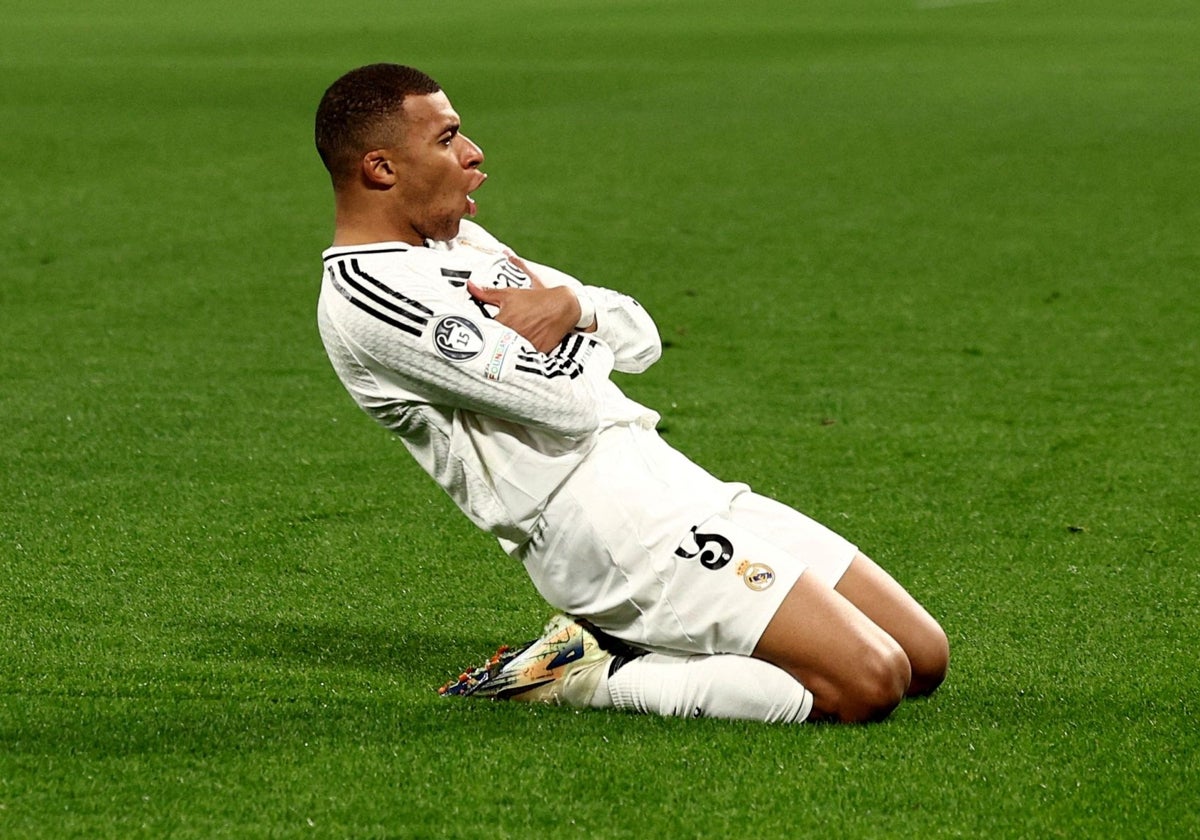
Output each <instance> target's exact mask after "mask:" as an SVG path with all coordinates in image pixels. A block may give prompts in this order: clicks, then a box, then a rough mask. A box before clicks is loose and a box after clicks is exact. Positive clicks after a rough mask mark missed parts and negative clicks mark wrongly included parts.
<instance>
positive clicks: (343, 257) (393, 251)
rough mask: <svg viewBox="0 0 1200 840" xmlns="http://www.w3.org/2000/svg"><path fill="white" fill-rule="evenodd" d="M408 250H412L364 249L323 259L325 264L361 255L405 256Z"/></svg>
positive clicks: (396, 248)
mask: <svg viewBox="0 0 1200 840" xmlns="http://www.w3.org/2000/svg"><path fill="white" fill-rule="evenodd" d="M408 250H410V249H408V248H405V247H403V246H398V247H395V248H376V249H374V250H369V249H364V250H362V251H339V252H338V253H336V254H330V255H329V256H327V257H322V258H321V259H322V260H324V261H325V262H331V261H332V260H340V259H345V258H346V257H354V256H358V255H360V254H403V253H404V252H406V251H408Z"/></svg>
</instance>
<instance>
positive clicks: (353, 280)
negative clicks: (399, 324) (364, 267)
mask: <svg viewBox="0 0 1200 840" xmlns="http://www.w3.org/2000/svg"><path fill="white" fill-rule="evenodd" d="M337 267H338V273H339V274H340V275H341V277H342V280H344V281H345V282H346V284H347V285H348V286H349V287H350V288H351V289H353V290H354V291H355V292H357V293H358V294H359V295H361V296H362V297H364V298H367V299H368V300H370V301H372V302H374V303H375V304H377V305H378V306H381V307H383V308H384V309H385V310H387V311H388V312H391V313H394V314H395V315H399V316H400V317H401V318H406V319H408V320H409V321H412V322H413V323H414V324H416V325H418V326H421V327H423V326H425V325H426V324H427V323H429V319H428V318H426V317H424V316H423V315H419V314H417V313H416V312H413V311H411V310H410V309H408V308H406V305H408V304H415V305H416V306H417V307H419V308H420V310H423V311H425V312H428V311H429V310H428V309H426V308H425V307H424V306H421V305H420V304H416V302H415V301H410V300H409V299H408V298H406V297H404V296H403V295H396V294H392V295H391V296H392V297H393V298H395V299H396V300H388V299H387V298H385V297H384V296H383V295H381V294H379V293H377V292H375V291H372V290H371V289H370V288H368V287H367V284H366V282H364V277H363V276H360V275H359V274H357V273H355V272H353V271H351V267H352V266H350V267H348V266H347V265H346V263H345V262H339V263H338V264H337ZM365 280H366V281H367V282H371V283H372V284H373V285H374V286H375V287H376V288H378V289H380V290H381V291H383V292H385V293H386V292H388V291H390V290H389V289H387V288H386V287H385V286H382V284H380V283H379V281H377V280H373V279H372V278H370V277H366V278H365Z"/></svg>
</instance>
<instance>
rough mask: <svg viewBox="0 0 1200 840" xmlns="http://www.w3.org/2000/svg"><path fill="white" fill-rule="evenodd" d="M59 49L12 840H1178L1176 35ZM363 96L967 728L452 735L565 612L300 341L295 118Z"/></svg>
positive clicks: (933, 27)
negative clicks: (544, 273)
mask: <svg viewBox="0 0 1200 840" xmlns="http://www.w3.org/2000/svg"><path fill="white" fill-rule="evenodd" d="M79 5H80V4H68V3H66V2H63V0H51V2H46V3H41V4H37V5H36V7H35V6H33V5H32V4H20V5H18V4H15V3H11V2H8V3H4V4H3V6H4V8H3V19H4V20H5V26H4V27H3V28H0V72H2V73H3V84H2V85H0V116H2V118H3V123H4V126H5V128H4V133H3V137H2V139H0V166H2V167H3V172H4V178H3V180H2V181H0V210H2V212H3V218H4V220H5V231H4V235H3V237H0V256H2V257H3V265H4V270H3V280H2V282H0V326H2V329H0V360H2V361H0V394H3V397H2V399H0V423H3V427H4V429H5V434H4V436H3V442H2V443H0V499H3V503H2V504H0V571H2V572H3V574H2V576H0V607H2V609H0V679H2V682H0V836H4V837H45V838H63V837H135V836H145V837H160V836H172V837H219V836H228V837H293V836H319V837H409V836H411V837H431V836H464V837H466V836H481V835H488V836H494V837H509V836H535V837H536V836H550V835H562V836H586V837H644V836H714V837H715V836H763V837H775V836H785V835H786V836H805V835H816V834H818V833H819V834H820V835H821V836H833V837H880V836H904V837H911V836H926V835H928V836H979V835H983V834H988V835H998V836H1013V837H1019V836H1034V835H1043V836H1095V835H1099V834H1102V833H1103V834H1106V835H1136V836H1143V837H1181V836H1188V835H1195V834H1197V833H1200V818H1198V817H1197V816H1196V791H1197V787H1196V785H1197V778H1198V771H1200V759H1198V758H1197V754H1198V753H1200V736H1198V735H1197V727H1196V720H1195V718H1196V697H1197V696H1198V695H1200V678H1198V677H1197V675H1196V652H1195V651H1196V646H1197V642H1200V628H1198V621H1197V615H1198V610H1200V564H1198V563H1197V559H1196V558H1197V553H1198V549H1200V529H1198V526H1200V507H1198V505H1197V501H1196V500H1197V496H1198V491H1200V487H1198V486H1197V485H1198V482H1197V468H1196V465H1195V448H1196V447H1195V441H1196V434H1197V428H1198V427H1200V399H1198V396H1197V395H1198V394H1200V370H1198V362H1200V338H1198V337H1200V304H1198V303H1197V291H1198V287H1197V266H1198V265H1200V247H1198V243H1200V237H1197V234H1196V232H1197V231H1198V230H1200V204H1198V203H1197V201H1196V195H1197V194H1198V191H1200V143H1197V137H1198V135H1200V87H1197V85H1196V78H1197V77H1198V71H1200V57H1198V54H1197V52H1196V51H1195V50H1194V45H1195V44H1196V43H1198V42H1200V38H1198V36H1200V12H1198V11H1197V9H1196V7H1195V5H1194V4H1192V3H1184V2H1157V3H1150V4H1146V5H1145V6H1144V7H1138V8H1137V9H1133V8H1132V7H1128V4H1124V3H1118V2H1115V0H1101V2H1096V3H1082V2H1067V3H1057V4H1043V3H1034V2H1008V0H1000V2H983V3H980V2H964V3H956V2H954V0H908V1H907V2H893V3H884V2H880V0H854V2H849V3H841V2H839V3H834V2H818V3H806V4H789V3H781V2H780V3H767V2H750V3H739V4H736V5H733V4H727V3H717V2H688V3H684V2H648V1H647V2H634V1H633V0H623V1H622V2H605V3H599V2H586V3H574V4H570V5H567V4H562V5H561V6H560V5H556V4H550V3H535V2H512V3H506V4H486V3H476V2H466V3H461V4H457V5H455V6H453V7H449V8H444V7H438V8H436V9H432V8H425V7H424V6H417V7H414V8H406V7H402V6H399V5H398V4H375V3H370V2H368V3H363V4H357V5H356V6H355V7H354V9H353V11H347V10H338V9H334V8H332V7H331V4H318V3H315V2H308V0H302V2H292V3H286V4H285V3H282V2H267V3H260V4H238V3H232V2H228V0H219V2H214V3H209V4H202V5H196V6H192V7H187V8H181V9H176V8H167V7H162V8H160V4H154V3H150V2H146V0H136V1H135V2H123V3H120V4H117V3H105V2H95V3H88V4H84V7H83V8H79ZM794 5H799V8H793V6H794ZM376 60H397V61H403V62H407V63H413V64H416V65H418V66H421V67H423V68H424V69H426V70H428V71H429V72H430V73H432V74H433V75H434V76H435V77H436V78H438V79H439V81H441V82H442V84H443V85H444V86H445V87H446V88H447V90H448V92H449V94H450V96H451V98H452V100H453V101H454V103H455V105H456V106H457V107H458V109H459V111H460V113H462V114H463V116H464V119H465V130H466V131H467V133H468V134H470V135H471V136H472V138H473V139H475V140H476V141H478V142H479V143H480V144H481V145H482V146H483V147H484V149H485V151H486V152H487V153H488V161H487V165H486V167H485V168H486V169H488V171H489V172H490V173H491V175H492V179H491V181H490V182H489V183H488V185H487V186H486V187H485V188H484V189H483V190H481V191H480V193H479V194H478V197H479V200H480V207H481V211H480V220H481V221H482V222H483V223H484V224H486V225H488V226H489V227H490V228H491V229H492V230H494V231H495V232H496V233H497V234H499V235H500V236H501V237H502V238H504V239H506V240H507V241H509V242H510V243H511V244H512V245H513V246H514V247H516V248H518V249H519V250H521V251H522V252H524V253H526V254H528V255H529V256H531V257H534V258H536V259H538V260H541V261H544V262H549V263H552V264H557V265H559V266H561V267H563V268H565V269H567V270H569V271H572V272H573V273H575V274H577V275H578V276H580V277H583V278H584V279H585V280H588V281H591V282H596V283H599V284H602V285H611V286H615V287H618V288H621V289H624V290H627V291H629V292H631V293H633V294H634V295H636V296H637V297H638V298H639V299H640V300H642V301H643V302H644V303H645V304H646V305H647V307H648V308H649V309H650V311H651V312H652V313H654V314H655V316H656V318H657V320H658V322H659V325H660V328H661V330H662V332H663V335H664V338H665V339H666V340H667V342H668V344H669V347H668V350H667V352H666V354H665V356H664V358H663V360H662V361H661V362H660V363H659V364H658V365H657V366H656V367H655V368H654V369H652V370H651V371H649V372H647V373H646V374H644V375H642V376H639V377H627V378H625V379H623V380H622V382H623V384H624V385H625V386H626V388H627V390H628V392H629V393H630V394H631V395H632V396H634V397H635V398H637V399H640V400H642V401H644V402H646V403H647V404H650V405H652V406H654V407H655V408H657V409H659V410H660V411H661V412H662V414H663V426H664V429H665V431H666V434H667V436H668V437H669V439H670V440H671V441H672V442H673V443H674V444H675V445H676V446H678V447H679V448H681V449H683V450H684V451H686V452H688V453H689V454H690V455H692V456H693V457H694V458H695V459H696V460H698V461H700V462H701V463H703V464H705V465H706V466H708V467H709V468H711V469H712V470H713V471H714V472H716V473H718V474H720V475H723V476H726V477H728V478H731V479H738V480H744V481H748V482H750V483H751V484H753V485H754V486H755V487H756V488H757V489H759V490H761V491H763V492H766V493H769V494H771V495H775V496H777V497H779V498H781V499H783V500H784V501H787V502H790V503H793V504H795V505H797V506H798V507H800V508H801V509H804V510H806V511H808V512H810V513H812V514H813V515H815V516H816V517H818V518H819V519H822V520H824V521H826V522H829V523H830V524H831V525H833V526H835V527H837V528H838V529H839V530H841V531H842V532H843V533H846V534H847V535H848V536H850V537H851V538H853V539H855V540H856V541H857V542H858V543H859V544H860V545H861V546H862V547H863V548H864V549H865V550H866V551H867V552H868V553H870V554H872V555H873V556H874V557H875V558H876V559H877V560H879V561H880V562H881V563H882V564H883V565H884V566H885V567H887V568H889V569H890V570H891V571H892V572H893V573H894V574H895V575H896V576H897V577H898V578H899V579H900V580H901V581H902V582H903V583H905V584H906V585H907V586H908V587H909V588H910V589H911V590H912V591H913V592H914V593H915V594H916V595H917V596H918V597H919V598H920V599H921V600H922V601H923V602H924V603H926V604H927V605H928V606H929V607H930V609H931V611H932V612H933V613H934V614H935V615H937V616H938V617H939V618H940V619H941V620H942V622H943V623H944V625H945V627H946V628H947V631H948V633H949V635H950V638H951V644H952V648H953V656H954V659H953V663H952V672H951V676H950V678H949V681H948V682H947V683H946V685H945V686H944V687H943V689H942V690H941V691H940V692H939V693H938V694H937V695H935V696H934V697H933V698H931V699H929V700H926V701H921V702H913V703H909V704H906V705H904V706H902V707H901V709H900V710H898V712H897V713H896V714H895V715H894V716H893V717H892V719H891V720H890V721H889V722H888V723H886V724H883V725H880V726H873V727H867V728H834V727H818V726H805V727H799V728H790V729H782V728H769V727H763V726H756V725H750V724H740V723H727V722H717V721H677V720H660V719H654V718H640V717H633V716H626V715H622V714H616V713H613V714H608V713H598V712H592V713H576V712H572V711H569V710H563V709H529V708H522V707H517V706H505V705H488V704H476V703H459V702H450V701H443V700H441V699H439V698H438V697H437V696H436V695H435V694H434V692H433V688H434V687H435V686H436V685H438V684H439V683H440V682H442V681H444V680H445V679H447V678H449V677H451V676H452V675H453V674H454V673H455V672H456V670H457V669H458V668H460V667H462V666H463V665H465V664H467V663H469V662H472V661H473V660H475V659H476V658H478V657H479V656H481V655H483V654H486V653H488V652H490V651H491V649H492V648H493V647H494V646H495V644H496V643H497V642H500V641H513V640H518V639H523V638H527V637H529V636H531V635H532V634H533V633H534V632H535V630H536V628H537V627H538V625H539V624H540V622H541V621H542V620H543V619H544V618H545V617H546V616H547V614H548V610H547V608H546V607H545V605H544V604H542V603H541V602H540V600H539V599H538V597H537V595H536V594H535V593H534V592H533V591H532V588H531V587H530V586H529V584H528V583H527V582H526V581H525V579H524V577H523V574H522V572H521V570H520V569H519V568H517V567H515V566H514V565H513V564H512V563H511V562H510V561H507V560H506V559H505V558H504V557H503V556H501V555H500V554H499V552H498V550H497V549H496V548H495V547H494V545H493V544H492V543H491V541H490V540H489V539H488V538H486V537H485V536H483V535H482V534H479V533H477V532H474V531H473V530H472V529H471V528H470V527H469V526H468V525H467V524H466V523H465V522H463V521H460V517H459V516H458V515H457V513H456V512H455V511H454V510H453V508H452V506H451V504H450V503H449V502H448V500H446V499H444V498H442V497H440V496H439V495H438V492H437V491H436V488H434V487H433V485H432V483H431V482H429V480H428V479H427V478H425V477H424V476H423V474H421V473H420V472H419V470H418V469H417V468H416V467H415V465H414V464H412V463H411V462H410V461H409V460H408V458H407V456H406V455H405V453H404V451H403V449H402V447H400V446H399V445H398V443H396V442H395V441H393V440H391V439H390V438H389V437H388V436H387V435H386V434H385V433H384V432H383V431H382V430H379V429H377V428H375V427H374V426H373V425H372V424H371V423H370V422H369V421H368V420H367V419H366V418H365V417H363V416H361V415H359V414H358V413H357V410H356V409H355V408H354V407H353V406H352V405H351V404H350V401H349V400H348V399H347V398H346V396H345V395H344V393H343V392H342V391H341V389H340V386H339V385H338V384H337V382H336V380H335V379H334V377H333V375H332V373H331V372H330V371H329V369H328V364H327V362H326V361H325V359H324V355H323V352H322V350H321V348H320V345H319V341H318V339H317V336H316V332H315V326H314V323H313V308H314V301H315V294H316V285H317V280H318V270H319V267H318V255H319V252H320V250H321V249H322V248H323V247H324V246H325V245H326V244H327V243H328V239H329V236H330V230H331V212H330V199H329V195H328V186H327V184H326V181H325V177H324V174H323V172H322V170H321V169H320V166H319V163H318V162H317V159H316V156H315V153H314V152H313V151H312V149H311V142H310V135H311V116H312V110H313V108H314V107H315V103H316V101H317V99H318V98H319V96H320V94H321V91H322V90H323V89H324V87H325V85H326V84H328V82H329V81H331V80H332V79H333V78H334V77H336V76H337V75H338V74H340V73H341V72H343V71H344V70H346V69H348V68H350V67H352V66H355V65H358V64H362V63H367V62H370V61H376Z"/></svg>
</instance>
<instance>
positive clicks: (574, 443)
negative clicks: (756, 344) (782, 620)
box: [318, 220, 856, 654]
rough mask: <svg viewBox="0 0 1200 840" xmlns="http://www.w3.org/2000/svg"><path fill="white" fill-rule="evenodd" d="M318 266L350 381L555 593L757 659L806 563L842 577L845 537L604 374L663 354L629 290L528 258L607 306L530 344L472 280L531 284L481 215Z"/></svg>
mask: <svg viewBox="0 0 1200 840" xmlns="http://www.w3.org/2000/svg"><path fill="white" fill-rule="evenodd" d="M323 263H324V277H323V282H322V286H321V293H320V299H319V302H318V324H319V327H320V332H321V337H322V340H323V341H324V344H325V348H326V351H327V353H328V355H329V358H330V360H331V362H332V363H333V367H334V369H335V370H336V371H337V374H338V376H339V378H340V379H341V381H342V383H343V384H344V385H345V387H346V388H347V390H348V391H349V392H350V394H351V396H352V397H353V398H354V400H355V401H356V402H357V403H358V405H359V406H360V407H361V408H362V409H363V410H364V411H366V413H367V414H369V415H371V416H372V417H374V418H375V419H376V420H377V421H379V422H380V423H382V424H383V425H384V426H386V427H387V428H389V429H391V430H392V431H394V432H395V433H396V434H398V435H399V436H400V438H401V439H402V440H403V442H404V444H405V446H406V447H407V448H408V450H409V452H410V453H411V454H412V455H413V457H414V458H415V459H416V460H417V462H418V463H419V464H420V465H421V466H422V468H424V469H425V471H426V472H428V473H429V474H430V476H432V477H433V479H434V480H435V481H436V482H437V483H438V484H439V485H440V486H441V487H442V488H443V489H444V490H445V491H446V493H448V494H449V495H450V497H451V498H452V499H453V500H454V502H455V503H456V504H457V505H458V507H459V508H460V509H461V510H462V511H463V513H465V514H466V515H467V516H468V517H469V518H470V519H471V520H472V521H473V522H474V523H475V524H476V525H477V526H479V527H480V528H482V529H484V530H486V531H488V532H490V533H491V534H493V535H494V536H495V537H496V538H497V539H498V540H499V541H500V543H501V545H502V547H503V548H504V550H505V551H506V552H508V553H509V554H512V555H514V556H516V557H518V558H520V559H521V561H522V562H523V563H524V565H525V568H526V570H527V572H528V573H529V575H530V577H531V579H532V580H533V583H534V585H535V586H536V587H537V589H538V590H539V592H541V593H542V595H543V596H544V597H545V598H546V599H547V601H549V602H550V603H551V604H553V605H554V606H555V607H557V608H559V609H562V610H564V611H567V612H570V613H572V614H574V615H578V616H582V617H585V618H588V619H589V620H592V621H594V622H595V623H596V624H597V626H599V627H600V628H601V629H603V630H605V631H607V632H610V633H612V634H613V635H615V636H617V637H619V638H623V639H625V640H627V641H629V642H632V643H634V644H639V645H642V646H645V647H648V648H652V649H657V650H663V651H683V652H694V653H738V654H749V653H751V652H752V651H753V649H754V646H755V645H756V644H757V641H758V639H759V637H760V636H761V634H762V631H763V629H764V628H765V627H766V624H767V622H768V621H769V620H770V618H771V617H772V616H773V615H774V613H775V611H776V610H777V608H778V606H779V603H780V602H781V601H782V599H783V597H784V596H785V595H786V594H787V592H788V591H789V590H790V589H791V586H792V584H793V583H794V582H795V580H796V579H797V578H798V577H799V575H800V574H801V573H803V572H804V571H805V569H806V568H809V567H814V568H819V569H820V570H821V571H820V574H821V575H822V576H823V578H825V579H827V580H829V581H830V585H833V584H834V583H836V582H837V580H838V578H840V576H841V574H842V573H843V572H844V571H845V568H846V567H847V566H848V565H849V563H850V560H851V558H852V557H853V556H854V553H855V550H856V549H855V548H854V546H853V545H851V544H850V543H848V542H846V541H845V540H844V539H842V538H841V537H840V536H838V535H836V534H834V533H833V532H831V531H829V530H827V529H825V528H824V527H823V526H821V525H819V524H818V523H815V522H813V521H812V520H810V519H808V518H807V517H805V516H803V514H800V513H798V512H796V511H794V510H792V509H791V508H786V507H785V506H783V505H778V503H774V502H771V500H767V499H765V498H763V497H758V496H756V495H755V494H752V493H750V492H749V488H747V487H746V485H743V484H733V483H727V482H724V481H721V480H719V479H717V478H715V477H714V476H712V475H711V474H709V473H708V472H706V471H705V470H703V469H702V468H700V467H698V466H697V465H695V464H694V463H692V462H691V461H690V460H688V459H687V458H686V457H684V456H683V455H681V454H680V453H678V452H677V451H675V450H674V449H672V448H671V447H669V446H667V445H666V443H665V442H663V441H662V439H661V438H660V437H659V436H658V434H657V432H656V431H655V426H656V425H657V423H658V419H659V417H658V415H657V414H656V413H655V412H654V411H652V410H650V409H648V408H646V407H645V406H643V405H640V404H639V403H637V402H635V401H633V400H631V399H629V398H628V397H627V396H625V394H624V393H622V392H621V390H620V389H619V388H618V387H617V386H616V385H615V384H614V383H613V382H612V381H611V379H610V374H611V372H612V371H613V370H618V371H622V372H628V373H639V372H641V371H643V370H645V369H646V368H647V367H649V366H650V365H651V364H653V363H654V362H655V361H656V360H657V359H658V357H659V355H660V352H661V344H660V341H659V336H658V330H657V328H656V327H655V325H654V322H653V320H652V319H651V318H650V316H649V314H648V313H647V312H646V311H645V310H644V309H643V308H642V307H641V306H640V305H639V304H638V303H637V302H636V301H635V300H633V299H632V298H630V297H629V296H627V295H624V294H620V293H618V292H615V291H612V290H609V289H604V288H600V287H597V286H590V285H588V286H585V285H583V284H581V283H580V282H579V281H578V280H577V279H575V278H574V277H571V276H570V275H567V274H564V273H563V272H560V271H558V270H556V269H553V268H551V267H549V266H544V265H539V264H536V263H532V262H528V261H527V262H526V264H527V265H528V266H529V268H530V270H531V271H532V272H533V273H535V274H536V275H537V276H538V278H539V279H540V280H541V281H542V282H543V283H544V284H545V285H547V286H558V285H566V286H569V287H570V288H571V289H572V290H573V291H574V292H575V294H576V295H577V296H579V297H580V298H581V299H586V301H587V305H586V306H584V307H583V308H584V309H585V310H587V309H591V308H592V307H593V306H594V309H595V313H596V316H595V317H596V331H595V332H594V333H583V332H578V331H577V332H573V333H571V334H569V335H568V336H567V337H566V338H565V339H564V340H563V341H562V343H561V344H560V345H559V346H558V347H557V348H555V349H554V350H553V351H551V352H549V353H539V352H538V351H537V350H535V349H534V348H533V347H532V345H530V344H529V343H528V342H527V341H526V340H525V339H524V338H522V337H521V336H520V335H518V334H517V333H516V332H515V331H513V330H511V329H509V328H508V327H505V326H504V325H503V324H501V323H500V322H499V321H496V320H495V319H494V316H495V314H496V311H495V309H494V307H490V306H487V305H484V304H482V303H481V302H479V301H476V300H475V299H474V298H472V297H471V296H470V294H469V293H468V291H467V282H468V280H469V281H470V282H472V283H474V284H476V285H477V286H492V287H497V288H499V287H520V288H527V287H529V286H530V285H531V282H532V281H531V280H530V278H529V277H528V276H527V275H526V274H525V272H523V271H522V270H521V269H520V268H519V267H518V266H517V264H516V263H515V262H514V261H513V260H512V259H510V257H509V255H508V252H507V249H506V248H505V247H504V246H503V245H502V244H501V243H500V242H499V241H497V240H496V239H495V238H494V237H492V236H491V235H490V234H489V233H487V232H486V231H485V230H484V229H483V228H481V227H480V226H479V225H477V224H475V223H473V222H470V221H466V220H464V221H463V223H462V227H461V230H460V233H459V236H458V237H456V238H455V239H454V240H451V241H450V242H447V243H429V245H428V247H417V246H412V245H407V244H404V243H376V244H373V245H369V246H354V247H333V248H329V249H328V250H326V251H325V252H324V254H323ZM752 502H753V503H752ZM767 503H769V504H770V505H778V508H779V510H778V511H777V510H776V509H775V508H769V507H768V506H767ZM764 510H769V512H770V515H768V516H764V515H763V511H764ZM739 517H741V518H742V519H743V520H745V521H742V522H740V521H739ZM748 527H749V528H750V530H747V528H748ZM747 551H749V552H750V553H749V554H747V553H746V552H747ZM718 572H719V573H718Z"/></svg>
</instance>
